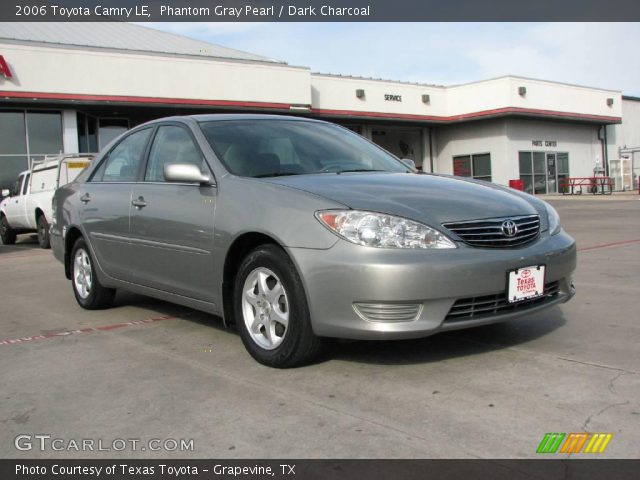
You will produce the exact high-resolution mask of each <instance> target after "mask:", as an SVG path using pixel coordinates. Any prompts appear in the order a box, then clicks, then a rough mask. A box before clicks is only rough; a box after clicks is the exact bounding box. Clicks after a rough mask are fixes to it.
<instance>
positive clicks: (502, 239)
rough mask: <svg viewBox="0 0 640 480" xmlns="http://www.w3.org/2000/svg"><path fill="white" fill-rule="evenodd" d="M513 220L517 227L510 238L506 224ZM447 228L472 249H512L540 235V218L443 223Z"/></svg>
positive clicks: (535, 216)
mask: <svg viewBox="0 0 640 480" xmlns="http://www.w3.org/2000/svg"><path fill="white" fill-rule="evenodd" d="M508 220H512V221H513V222H514V223H515V225H516V228H517V230H516V233H515V235H513V236H511V237H508V236H507V235H505V233H504V232H503V228H502V226H503V224H504V222H506V221H508ZM442 225H443V226H444V227H445V228H447V229H448V230H450V231H452V232H453V233H455V234H456V235H457V236H458V237H460V239H461V240H462V241H464V243H466V244H467V245H471V246H472V247H482V248H511V247H518V246H520V245H524V244H525V243H529V242H531V241H532V240H535V238H536V237H537V236H538V234H539V233H540V217H539V216H538V215H527V216H525V217H505V218H490V219H486V220H472V221H466V222H451V223H443V224H442Z"/></svg>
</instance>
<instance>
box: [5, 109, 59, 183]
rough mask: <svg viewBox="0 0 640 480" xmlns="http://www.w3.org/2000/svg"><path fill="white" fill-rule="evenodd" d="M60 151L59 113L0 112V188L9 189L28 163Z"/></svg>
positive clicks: (27, 166)
mask: <svg viewBox="0 0 640 480" xmlns="http://www.w3.org/2000/svg"><path fill="white" fill-rule="evenodd" d="M61 151H62V115H61V114H60V112H57V111H31V110H0V188H7V187H8V186H9V185H11V184H12V183H13V182H14V181H15V179H16V177H17V176H18V174H19V173H20V172H21V171H23V170H27V169H28V168H29V162H30V160H31V161H33V160H41V159H42V158H43V157H44V156H45V155H52V154H58V153H60V152H61Z"/></svg>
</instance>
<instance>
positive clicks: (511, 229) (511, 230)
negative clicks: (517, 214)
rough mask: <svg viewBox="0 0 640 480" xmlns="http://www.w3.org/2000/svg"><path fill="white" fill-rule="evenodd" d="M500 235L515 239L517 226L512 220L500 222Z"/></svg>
mask: <svg viewBox="0 0 640 480" xmlns="http://www.w3.org/2000/svg"><path fill="white" fill-rule="evenodd" d="M502 233H503V234H504V236H505V237H515V236H516V233H518V225H516V222H514V221H513V220H505V221H504V222H502Z"/></svg>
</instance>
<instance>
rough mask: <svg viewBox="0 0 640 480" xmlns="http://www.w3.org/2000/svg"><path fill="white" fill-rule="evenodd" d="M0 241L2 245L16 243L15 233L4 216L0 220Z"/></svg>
mask: <svg viewBox="0 0 640 480" xmlns="http://www.w3.org/2000/svg"><path fill="white" fill-rule="evenodd" d="M0 239H1V240H2V244H3V245H13V244H14V243H16V231H15V230H14V229H13V228H11V225H9V221H8V220H7V217H5V216H4V215H2V217H1V218H0Z"/></svg>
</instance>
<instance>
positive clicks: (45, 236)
mask: <svg viewBox="0 0 640 480" xmlns="http://www.w3.org/2000/svg"><path fill="white" fill-rule="evenodd" d="M38 243H39V244H40V248H50V247H51V243H50V242H49V222H47V219H46V218H44V215H40V216H39V217H38Z"/></svg>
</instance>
